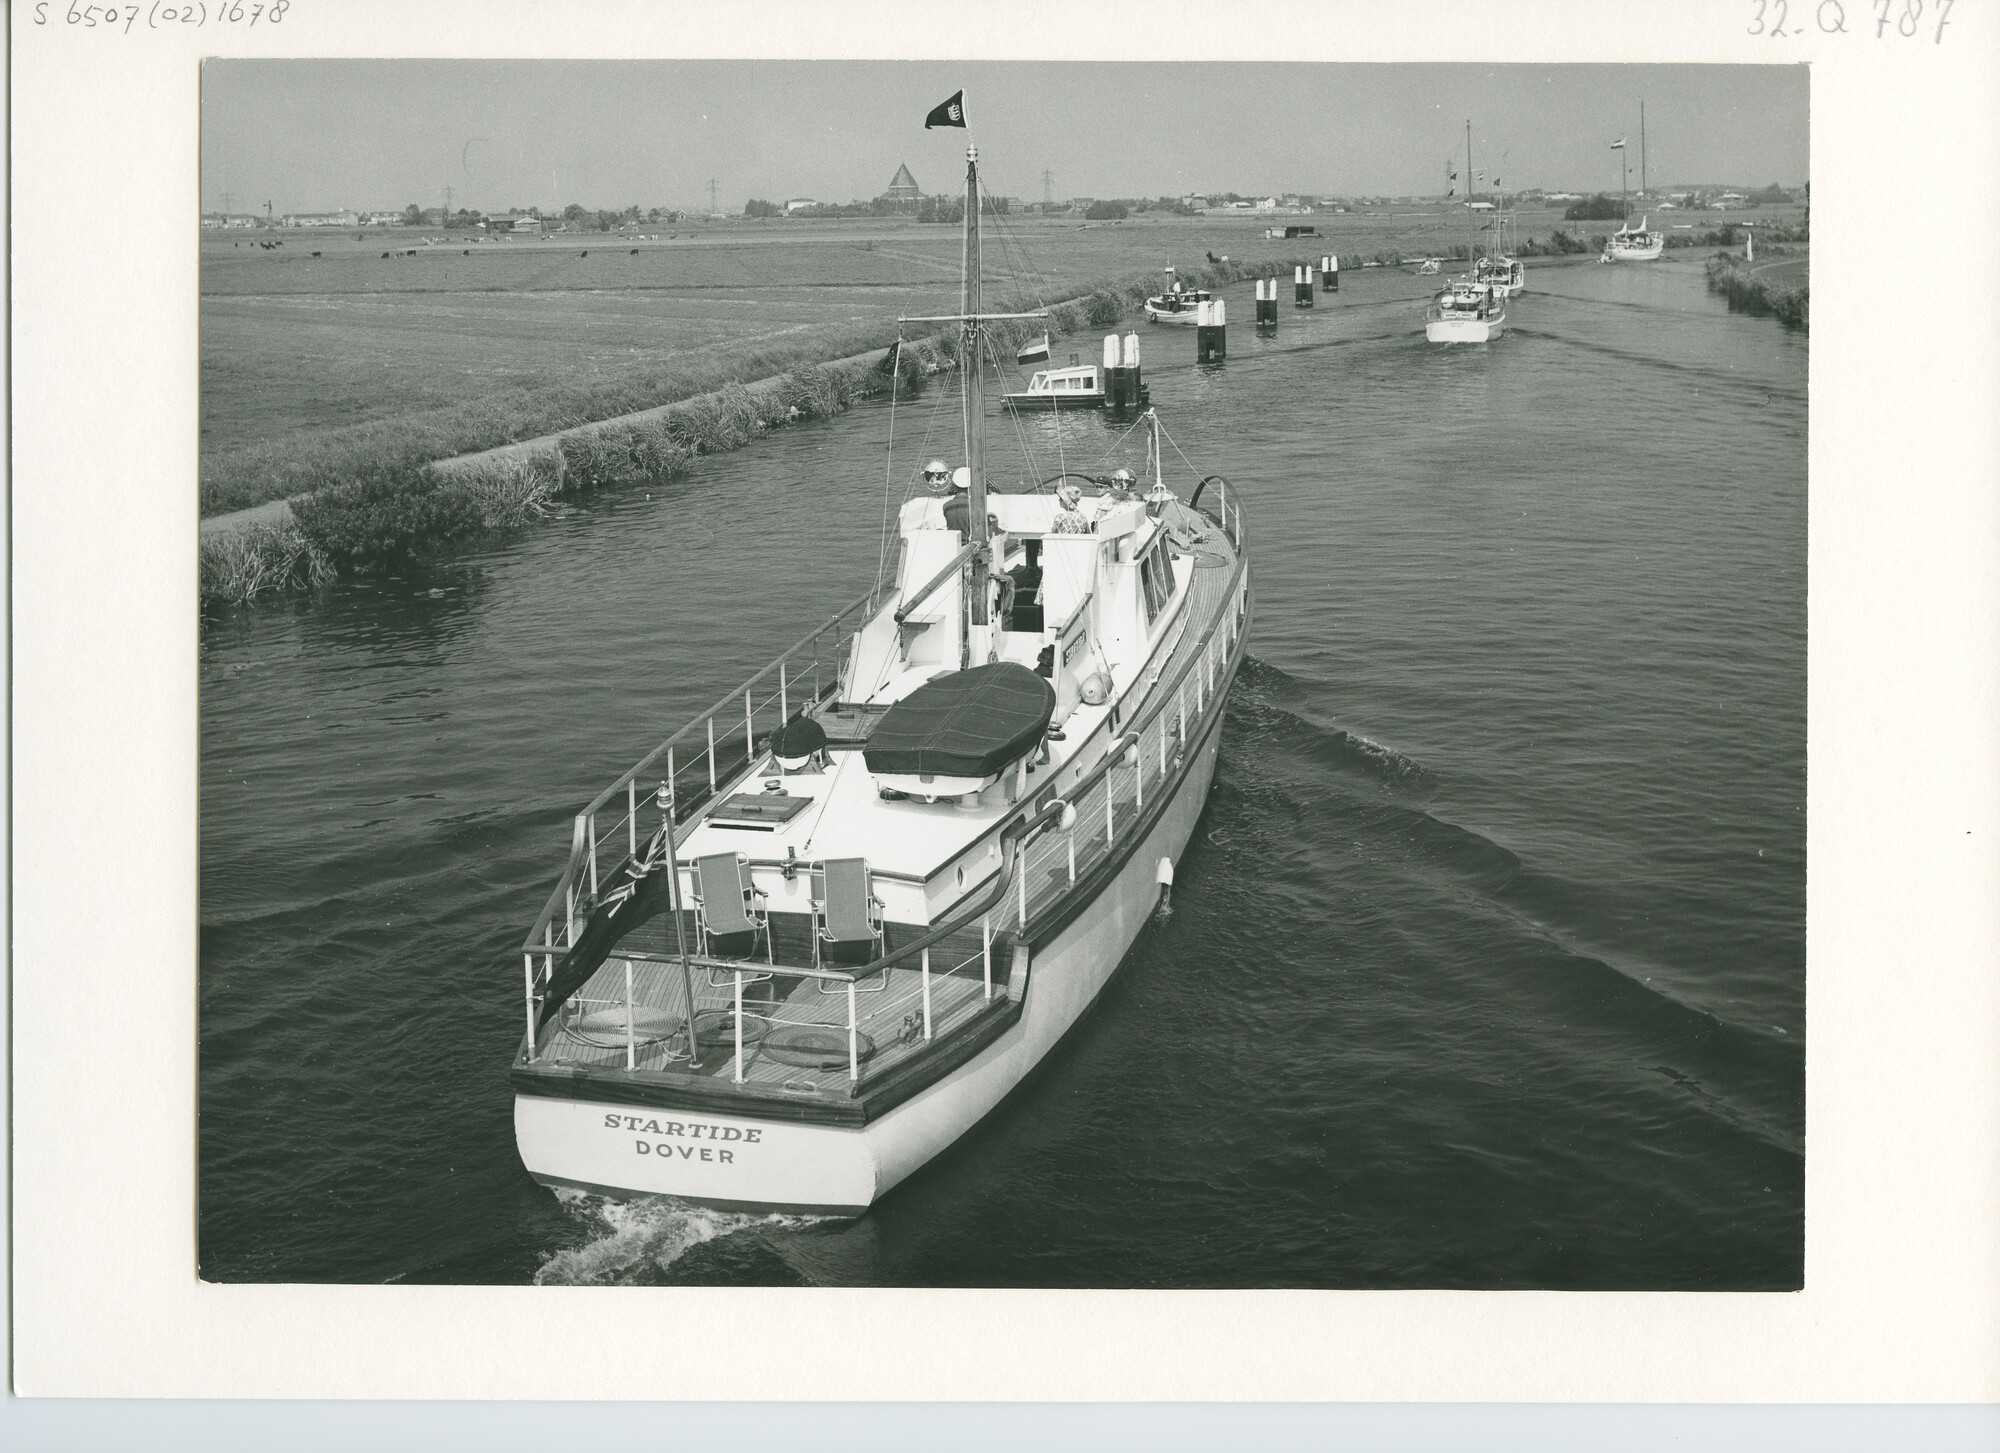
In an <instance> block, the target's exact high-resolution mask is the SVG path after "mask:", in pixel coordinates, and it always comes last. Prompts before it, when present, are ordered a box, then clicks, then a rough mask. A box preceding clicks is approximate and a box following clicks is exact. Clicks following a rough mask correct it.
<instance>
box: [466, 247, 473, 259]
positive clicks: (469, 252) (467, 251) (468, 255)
mask: <svg viewBox="0 0 2000 1453" xmlns="http://www.w3.org/2000/svg"><path fill="white" fill-rule="evenodd" d="M465 255H466V256H467V257H470V256H472V249H471V248H469V247H468V248H466V249H465Z"/></svg>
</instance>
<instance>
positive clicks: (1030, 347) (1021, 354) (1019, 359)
mask: <svg viewBox="0 0 2000 1453" xmlns="http://www.w3.org/2000/svg"><path fill="white" fill-rule="evenodd" d="M1048 356H1049V335H1048V334H1047V333H1044V334H1042V336H1041V337H1039V338H1034V339H1030V340H1029V341H1028V342H1026V343H1023V344H1022V345H1021V346H1020V348H1019V349H1018V350H1016V352H1015V354H1014V361H1015V362H1016V363H1043V362H1046V361H1047V360H1048Z"/></svg>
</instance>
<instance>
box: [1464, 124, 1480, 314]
mask: <svg viewBox="0 0 2000 1453" xmlns="http://www.w3.org/2000/svg"><path fill="white" fill-rule="evenodd" d="M1477 216H1478V214H1477V213H1476V212H1474V211H1473V210H1472V118H1471V117H1469V116H1468V117H1466V119H1465V266H1466V278H1467V280H1468V281H1469V280H1470V279H1471V278H1472V277H1473V275H1474V274H1473V253H1474V251H1475V250H1476V249H1475V244H1474V238H1473V231H1472V227H1473V219H1474V218H1475V217H1477Z"/></svg>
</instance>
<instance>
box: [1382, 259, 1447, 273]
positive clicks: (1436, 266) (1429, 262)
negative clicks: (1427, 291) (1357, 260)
mask: <svg viewBox="0 0 2000 1453" xmlns="http://www.w3.org/2000/svg"><path fill="white" fill-rule="evenodd" d="M1361 265H1362V266H1363V267H1373V266H1375V264H1374V263H1372V262H1364V263H1362V264H1361ZM1443 271H1444V259H1443V258H1441V257H1427V258H1425V259H1424V260H1423V263H1422V264H1421V265H1420V266H1419V267H1418V268H1417V275H1418V276H1419V277H1435V276H1436V275H1437V274H1439V273H1441V272H1443Z"/></svg>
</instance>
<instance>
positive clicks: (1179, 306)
mask: <svg viewBox="0 0 2000 1453" xmlns="http://www.w3.org/2000/svg"><path fill="white" fill-rule="evenodd" d="M1166 271H1167V285H1166V287H1165V288H1164V289H1162V290H1161V291H1160V292H1158V293H1155V294H1154V295H1153V296H1152V297H1150V298H1148V299H1146V317H1147V318H1148V319H1150V320H1151V321H1153V322H1155V323H1178V324H1180V325H1181V326H1182V327H1186V328H1192V327H1193V326H1194V325H1195V315H1196V313H1197V311H1198V308H1197V306H1196V305H1197V304H1200V303H1205V302H1208V301H1209V295H1208V289H1206V288H1190V287H1184V286H1183V285H1182V283H1181V280H1180V279H1179V278H1177V277H1175V276H1174V270H1173V269H1172V268H1168V269H1167V270H1166Z"/></svg>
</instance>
